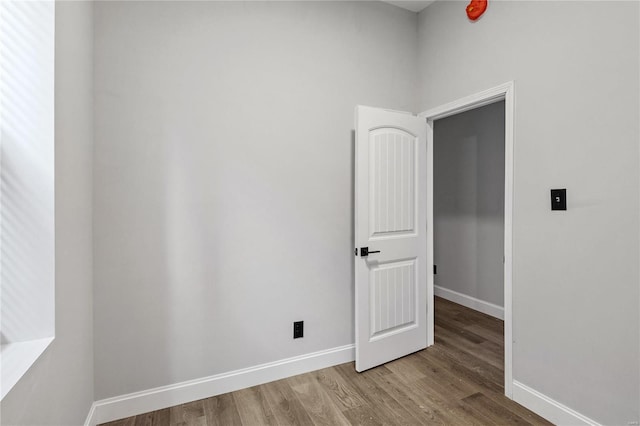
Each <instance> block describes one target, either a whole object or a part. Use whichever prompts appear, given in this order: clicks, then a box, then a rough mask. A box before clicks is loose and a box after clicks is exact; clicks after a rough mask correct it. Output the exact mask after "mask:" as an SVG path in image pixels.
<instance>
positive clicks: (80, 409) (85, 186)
mask: <svg viewBox="0 0 640 426" xmlns="http://www.w3.org/2000/svg"><path fill="white" fill-rule="evenodd" d="M92 14H93V6H92V4H91V3H90V2H58V3H57V4H56V40H55V43H56V44H55V48H56V51H55V54H56V61H55V73H56V75H55V96H56V100H55V114H56V119H55V139H56V149H55V156H56V164H55V168H56V183H55V193H56V210H55V214H56V220H55V233H56V243H55V244H56V265H55V266H56V339H55V340H54V341H53V343H52V344H51V346H49V348H48V349H47V350H46V351H45V352H44V354H43V355H42V356H41V357H40V359H38V361H36V363H35V364H34V365H33V366H32V367H31V369H30V370H29V371H28V372H27V373H26V374H25V375H24V376H23V378H22V380H21V381H19V382H18V383H17V384H16V386H15V387H14V388H13V389H12V390H11V391H10V392H9V394H7V396H6V397H5V398H4V399H3V400H2V403H1V406H0V410H1V412H2V424H12V425H13V424H25V425H36V424H52V425H54V424H55V425H77V424H83V423H84V420H85V418H86V416H87V413H88V412H89V408H90V406H91V403H92V402H93V344H92V342H93V310H92V306H93V304H92V286H91V281H92V250H91V248H92V245H91V244H92V243H91V235H92V225H91V221H92V213H91V211H92V207H91V198H92V170H91V169H92V151H93V148H92V140H93V127H92V121H93V117H92V108H93V96H92V48H93V47H92V42H93V23H92V22H93V16H92Z"/></svg>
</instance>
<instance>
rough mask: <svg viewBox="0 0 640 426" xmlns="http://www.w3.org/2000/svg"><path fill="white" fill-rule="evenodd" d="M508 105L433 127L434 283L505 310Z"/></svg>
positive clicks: (449, 119) (445, 120)
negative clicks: (505, 121)
mask: <svg viewBox="0 0 640 426" xmlns="http://www.w3.org/2000/svg"><path fill="white" fill-rule="evenodd" d="M504 118H505V112H504V102H498V103H494V104H491V105H487V106H484V107H481V108H478V109H474V110H471V111H467V112H463V113H461V114H456V115H453V116H451V117H447V118H443V119H441V120H436V121H435V123H434V129H433V131H434V147H433V149H434V166H433V174H434V181H433V189H434V193H433V194H434V195H433V196H434V203H433V226H434V260H435V264H436V265H437V267H438V270H437V272H438V273H437V275H435V276H434V283H435V285H437V286H439V287H442V288H446V289H449V290H453V291H455V292H458V293H462V294H464V295H467V296H470V297H473V298H475V299H478V300H481V301H483V302H488V303H491V304H494V305H497V306H504V272H503V263H502V256H503V255H504Z"/></svg>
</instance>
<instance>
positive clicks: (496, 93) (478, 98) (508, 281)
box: [419, 82, 514, 398]
mask: <svg viewBox="0 0 640 426" xmlns="http://www.w3.org/2000/svg"><path fill="white" fill-rule="evenodd" d="M493 104H499V105H498V106H494V108H497V109H501V108H502V111H503V112H504V115H503V117H504V121H503V126H504V127H503V129H504V133H503V134H504V137H503V140H504V144H503V147H504V151H503V152H504V158H503V165H504V167H503V168H501V169H502V172H504V174H503V176H504V179H503V180H502V188H503V191H502V195H503V198H502V199H503V200H504V202H503V205H502V208H503V215H502V218H503V220H502V222H503V244H502V249H503V256H504V260H503V264H502V268H501V269H502V271H501V272H502V283H503V285H502V300H503V309H502V311H501V313H502V316H503V318H504V391H505V395H506V396H507V397H509V398H512V343H513V340H512V304H511V303H512V300H511V294H512V264H513V257H512V224H513V119H514V84H513V82H508V83H506V84H503V85H501V86H497V87H495V88H492V89H489V90H486V91H484V92H480V93H477V94H474V95H471V96H468V97H466V98H462V99H459V100H457V101H454V102H451V103H448V104H445V105H442V106H440V107H437V108H434V109H432V110H429V111H426V112H423V113H421V114H420V115H419V116H420V117H423V118H425V119H426V121H427V168H428V169H429V170H435V168H434V161H438V160H437V157H435V156H434V154H435V152H434V146H435V144H434V137H435V136H437V135H436V133H435V132H434V130H435V127H436V125H437V124H436V123H437V122H438V120H442V119H446V118H448V117H454V116H456V115H459V114H462V113H465V112H467V111H472V110H479V109H481V108H482V107H485V106H491V105H493ZM443 123H444V122H443ZM477 142H478V141H477V137H476V140H475V142H474V141H473V138H472V137H470V138H468V139H467V140H466V142H465V141H463V145H464V144H466V145H468V147H467V148H469V147H472V146H473V145H474V143H475V147H476V149H477ZM476 152H477V150H476ZM465 155H467V157H468V158H467V159H466V164H467V165H471V166H473V167H476V169H477V166H478V160H479V158H478V157H476V158H475V160H472V159H471V157H472V155H471V154H469V153H468V152H467V153H466V154H465ZM474 161H475V163H474ZM461 162H462V164H463V165H464V164H465V160H464V158H463V159H462V160H461ZM466 173H467V175H468V176H467V178H468V179H470V177H471V176H470V174H471V172H470V171H469V170H467V171H466ZM434 177H435V176H434ZM435 189H436V188H434V179H430V181H429V182H428V184H427V230H428V231H427V232H428V234H430V235H428V237H427V243H428V247H427V265H428V268H429V269H430V270H433V271H434V273H436V274H437V273H438V272H439V271H438V270H437V268H436V269H435V270H434V265H436V263H435V262H434V261H435V255H434V253H435V251H434V250H435V247H434V245H435V244H434V229H436V228H435V223H434V210H435V208H434V199H435V197H434V194H435V193H434V190H435ZM472 193H473V191H470V194H468V195H469V197H471V198H473V194H472ZM475 193H476V195H477V189H476V190H475ZM494 197H495V194H494ZM476 201H477V200H476ZM492 201H493V202H495V199H494V200H492ZM467 204H470V201H469V200H467ZM492 207H495V206H492ZM493 211H495V208H494V209H493ZM465 231H466V232H476V236H477V232H478V227H477V226H476V227H474V226H467V228H466V229H465ZM496 246H498V245H496V244H494V250H495V247H496ZM476 260H477V258H476ZM493 269H494V271H493V273H494V275H495V273H496V272H495V265H494V267H493ZM440 270H441V271H442V269H440ZM485 272H486V271H485ZM498 274H499V272H498ZM436 276H437V275H435V274H429V275H428V276H427V300H428V304H429V306H430V308H429V310H428V318H427V320H428V321H429V322H430V324H429V325H428V330H431V331H432V332H431V333H429V335H428V336H427V339H428V344H429V345H432V344H433V343H434V341H435V339H434V332H433V330H434V311H435V309H434V306H435V304H434V301H435V299H434V296H435V289H436V288H435V280H434V278H435V277H436ZM494 287H495V286H494ZM457 288H458V289H460V288H461V287H457ZM493 290H494V293H495V288H494V289H493ZM438 291H439V292H441V291H442V290H438ZM453 291H455V290H453ZM476 291H477V289H476ZM456 293H458V294H463V293H462V292H460V291H456ZM441 294H442V293H441ZM448 294H449V295H451V294H453V293H451V292H449V293H448ZM475 294H480V293H477V292H476V293H475ZM485 296H486V295H485ZM491 297H493V299H492V300H493V301H499V298H496V295H495V294H494V295H493V296H491ZM498 297H499V296H498ZM474 299H475V300H481V299H480V298H478V297H474ZM490 303H491V302H490ZM487 306H494V307H499V304H498V303H491V304H490V305H487V304H484V307H487Z"/></svg>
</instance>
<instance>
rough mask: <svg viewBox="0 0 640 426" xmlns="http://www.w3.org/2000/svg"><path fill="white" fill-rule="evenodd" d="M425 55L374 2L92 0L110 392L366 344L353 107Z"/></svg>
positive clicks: (404, 104)
mask: <svg viewBox="0 0 640 426" xmlns="http://www.w3.org/2000/svg"><path fill="white" fill-rule="evenodd" d="M416 52H417V15H416V14H414V13H411V12H408V11H405V10H401V9H399V8H396V7H393V6H390V5H387V4H384V3H379V2H317V3H316V2H255V3H251V2H249V3H243V2H237V3H236V2H157V3H154V2H100V3H96V5H95V74H94V78H95V120H96V121H95V123H96V140H95V142H96V147H95V157H94V158H95V179H94V185H95V186H94V191H95V197H94V201H95V204H94V207H95V209H94V236H95V242H94V248H95V252H94V253H95V259H96V263H95V275H94V278H95V321H96V322H95V354H96V357H95V362H96V398H97V399H101V398H106V397H110V396H114V395H120V394H124V393H128V392H133V391H138V390H142V389H149V388H152V387H156V386H161V385H167V384H171V383H175V382H180V381H184V380H188V379H194V378H199V377H203V376H208V375H212V374H216V373H222V372H227V371H231V370H235V369H239V368H243V367H249V366H253V365H257V364H260V363H265V362H269V361H275V360H279V359H283V358H286V357H291V356H295V355H299V354H304V353H310V352H313V351H318V350H323V349H328V348H333V347H337V346H341V345H346V344H350V343H353V340H354V335H353V333H354V332H353V315H354V313H353V305H354V300H353V269H352V265H353V257H352V256H353V254H352V250H353V243H352V234H353V226H352V208H353V195H352V189H351V188H352V185H351V182H352V180H353V175H352V173H353V171H352V170H353V142H352V136H351V132H352V129H353V111H354V106H355V105H356V104H358V103H361V104H367V105H372V106H381V107H388V108H394V109H399V110H415V107H416V104H415V102H414V99H415V96H416V93H415V88H416V87H417V56H416ZM295 320H304V321H305V337H304V339H300V340H296V341H293V339H292V336H291V334H292V322H293V321H295Z"/></svg>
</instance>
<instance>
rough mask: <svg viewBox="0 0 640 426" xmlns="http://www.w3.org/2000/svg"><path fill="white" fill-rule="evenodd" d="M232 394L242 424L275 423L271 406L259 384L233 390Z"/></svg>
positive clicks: (248, 425)
mask: <svg viewBox="0 0 640 426" xmlns="http://www.w3.org/2000/svg"><path fill="white" fill-rule="evenodd" d="M232 396H233V401H234V402H235V405H236V409H237V410H238V414H239V415H240V419H241V420H242V424H243V425H246V426H254V425H275V424H277V422H276V420H275V417H274V415H273V412H272V411H271V407H270V406H269V403H268V402H267V400H266V399H265V397H264V395H263V394H262V391H261V389H260V387H259V386H254V387H251V388H247V389H242V390H239V391H236V392H233V393H232Z"/></svg>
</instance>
